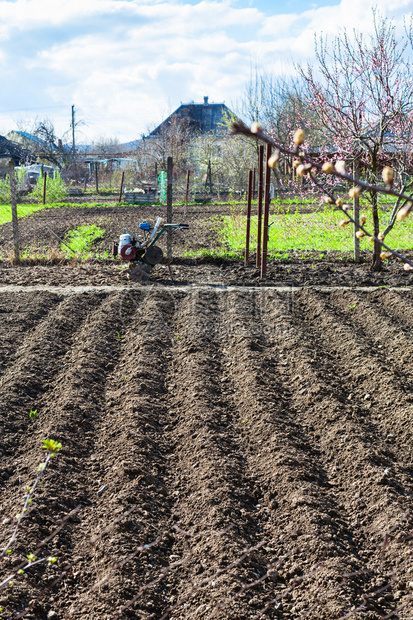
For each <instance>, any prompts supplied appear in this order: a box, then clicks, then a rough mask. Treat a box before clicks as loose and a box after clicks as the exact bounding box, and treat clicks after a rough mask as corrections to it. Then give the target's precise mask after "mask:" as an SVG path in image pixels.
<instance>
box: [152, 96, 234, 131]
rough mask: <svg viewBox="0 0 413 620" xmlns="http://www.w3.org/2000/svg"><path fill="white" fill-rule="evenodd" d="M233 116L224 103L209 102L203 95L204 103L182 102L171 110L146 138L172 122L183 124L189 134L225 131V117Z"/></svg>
mask: <svg viewBox="0 0 413 620" xmlns="http://www.w3.org/2000/svg"><path fill="white" fill-rule="evenodd" d="M232 116H234V114H233V112H231V110H230V109H229V108H228V107H227V106H226V105H225V103H209V101H208V97H204V103H194V102H193V101H192V102H191V103H183V104H181V105H180V106H179V108H177V109H176V110H175V112H172V114H171V115H170V116H168V118H166V119H165V120H164V121H163V122H162V123H161V124H160V125H158V127H156V128H155V129H154V130H153V131H151V133H150V134H149V136H148V138H156V137H158V136H161V135H162V134H163V133H164V132H165V131H167V130H168V129H169V128H170V127H171V125H172V124H173V123H174V122H177V121H178V122H181V123H182V124H184V125H185V126H186V127H187V128H188V131H189V132H190V133H191V134H194V135H199V134H203V133H211V132H213V133H215V134H218V135H224V134H225V133H227V129H226V126H225V119H226V118H231V117H232Z"/></svg>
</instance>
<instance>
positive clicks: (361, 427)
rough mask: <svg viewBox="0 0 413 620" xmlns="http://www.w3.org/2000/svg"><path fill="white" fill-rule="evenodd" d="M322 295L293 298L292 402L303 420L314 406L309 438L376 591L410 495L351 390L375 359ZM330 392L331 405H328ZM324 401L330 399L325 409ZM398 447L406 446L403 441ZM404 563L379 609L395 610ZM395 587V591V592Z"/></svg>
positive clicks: (403, 532)
mask: <svg viewBox="0 0 413 620" xmlns="http://www.w3.org/2000/svg"><path fill="white" fill-rule="evenodd" d="M320 297H321V295H319V294H316V293H308V294H306V293H303V294H301V295H299V296H298V299H297V303H296V304H295V311H294V314H295V319H296V320H295V322H294V331H295V332H296V334H295V339H294V344H295V345H296V346H297V347H298V351H297V353H298V354H294V353H292V354H290V355H289V356H288V365H289V367H290V372H292V373H294V374H295V373H297V372H298V374H297V375H296V381H297V382H299V383H298V387H299V388H300V389H298V391H297V392H296V393H295V395H294V396H295V400H296V403H297V405H296V406H297V407H299V406H300V401H301V408H302V409H303V410H305V411H306V413H305V418H306V420H307V421H308V419H309V416H310V414H311V412H313V416H314V420H315V421H316V422H317V425H321V424H322V425H323V432H322V433H320V432H318V433H316V434H314V437H315V439H316V440H317V442H318V445H319V446H321V455H322V457H323V459H324V460H325V461H326V462H328V461H330V463H331V465H330V472H331V474H330V481H331V483H333V484H335V490H336V493H337V495H338V496H340V498H341V501H342V504H343V507H344V509H345V514H347V517H346V520H347V522H348V523H350V524H351V525H352V527H353V529H354V531H355V532H356V535H357V538H359V540H360V541H361V542H362V544H364V546H365V554H364V557H365V559H366V560H367V561H368V564H367V567H366V568H368V569H371V570H372V571H373V573H374V575H373V577H372V580H371V587H372V589H373V590H374V589H375V588H376V587H378V586H379V585H383V581H382V580H381V579H379V578H377V577H376V576H375V575H376V574H377V573H380V572H382V571H383V570H384V569H383V567H384V564H383V563H384V562H386V567H387V570H388V571H391V570H393V569H394V568H395V559H394V558H395V557H400V545H401V544H403V542H404V540H405V539H406V538H407V532H408V531H409V529H410V528H411V509H410V498H409V495H410V493H409V489H408V488H407V489H406V487H405V486H404V485H403V484H402V483H401V481H400V480H395V479H394V476H393V475H392V468H393V467H394V464H395V463H394V455H393V454H392V451H391V449H390V446H389V445H388V438H387V435H384V436H382V435H381V433H380V428H379V427H378V425H377V424H376V423H375V421H374V420H372V416H371V411H370V405H369V403H368V402H366V399H363V398H360V397H359V398H358V399H355V398H354V397H353V396H352V395H354V394H356V393H357V394H360V391H359V389H360V388H359V381H360V377H361V380H362V381H363V382H364V386H363V389H362V390H361V394H363V390H366V389H367V386H366V383H365V381H366V376H370V374H371V375H373V376H374V377H377V376H378V375H380V374H381V371H382V364H381V360H380V358H379V356H377V357H376V356H374V355H372V354H371V350H370V347H368V346H366V344H365V342H363V339H362V336H361V334H355V330H354V329H353V328H352V327H349V326H348V325H347V324H343V323H342V322H341V317H339V316H337V315H336V314H335V313H334V312H333V311H332V310H331V308H330V305H329V304H328V301H326V300H325V299H324V298H322V297H321V299H320ZM305 342H306V343H307V347H308V350H307V354H305V353H304V346H303V343H305ZM324 378H325V379H328V381H329V383H328V384H327V383H326V382H325V380H324ZM385 379H387V385H385V387H386V388H387V386H389V389H390V390H391V391H392V392H396V394H397V386H395V385H394V382H393V377H392V376H391V375H390V376H387V377H386V375H385ZM383 383H384V384H385V383H386V382H385V381H384V380H383ZM370 385H371V384H370ZM369 391H371V390H369ZM365 393H366V392H365V391H364V394H365ZM364 394H363V395H364ZM349 396H350V398H349ZM326 397H327V398H326ZM334 398H336V399H337V405H336V406H335V407H332V406H331V404H332V401H333V399H334ZM401 398H402V396H400V399H401ZM397 400H398V399H397V397H396V402H397ZM324 402H328V408H326V407H325V405H324ZM349 445H351V452H349ZM409 449H410V447H408V448H407V450H409ZM401 450H402V451H403V450H405V449H404V448H403V447H401ZM350 455H351V456H350ZM383 545H384V547H383V548H382V546H383ZM407 546H409V544H408V545H407ZM408 553H409V552H408ZM403 555H404V554H403ZM407 556H408V554H407ZM392 558H393V559H392ZM407 561H408V563H410V560H407ZM406 569H407V567H406V566H400V570H399V573H398V574H397V578H395V579H392V580H391V581H393V582H394V583H390V582H389V580H388V582H389V583H390V585H389V588H390V589H392V590H393V593H392V592H390V593H389V592H385V596H384V597H379V598H380V604H381V605H382V606H383V609H385V608H386V606H390V609H391V608H394V607H395V606H396V605H397V600H398V599H399V598H402V595H403V593H400V592H401V590H402V589H404V587H405V584H406ZM397 586H399V589H398V590H397V592H394V589H395V588H396V589H397ZM379 607H380V606H379Z"/></svg>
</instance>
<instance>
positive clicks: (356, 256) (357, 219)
mask: <svg viewBox="0 0 413 620" xmlns="http://www.w3.org/2000/svg"><path fill="white" fill-rule="evenodd" d="M359 176H360V170H359V161H358V158H356V159H355V160H354V163H353V178H354V179H358V178H359ZM353 207H354V212H353V217H354V221H355V224H354V231H353V236H354V262H355V263H359V262H360V239H359V238H358V237H357V232H358V231H359V230H360V228H359V227H360V198H359V197H358V196H357V197H355V198H353Z"/></svg>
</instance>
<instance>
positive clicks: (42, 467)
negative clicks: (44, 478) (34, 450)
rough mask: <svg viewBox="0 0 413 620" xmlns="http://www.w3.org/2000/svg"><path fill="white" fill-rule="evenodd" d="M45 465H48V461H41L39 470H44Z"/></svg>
mask: <svg viewBox="0 0 413 620" xmlns="http://www.w3.org/2000/svg"><path fill="white" fill-rule="evenodd" d="M45 467H46V463H40V465H39V467H38V468H37V471H43V470H44V468H45Z"/></svg>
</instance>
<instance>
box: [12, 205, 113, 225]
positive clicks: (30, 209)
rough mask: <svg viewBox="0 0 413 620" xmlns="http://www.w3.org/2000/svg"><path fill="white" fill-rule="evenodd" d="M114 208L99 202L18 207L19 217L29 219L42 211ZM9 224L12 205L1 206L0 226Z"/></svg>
mask: <svg viewBox="0 0 413 620" xmlns="http://www.w3.org/2000/svg"><path fill="white" fill-rule="evenodd" d="M105 206H108V207H113V203H111V204H107V205H106V204H101V203H98V202H82V203H81V204H73V203H70V202H51V203H48V204H46V205H36V204H34V205H32V204H29V205H23V204H20V205H17V217H18V218H23V217H27V216H28V215H30V214H31V213H35V212H36V211H41V210H42V209H60V208H70V209H77V208H83V209H84V208H88V207H105ZM7 222H11V207H10V204H0V225H1V224H6V223H7Z"/></svg>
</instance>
